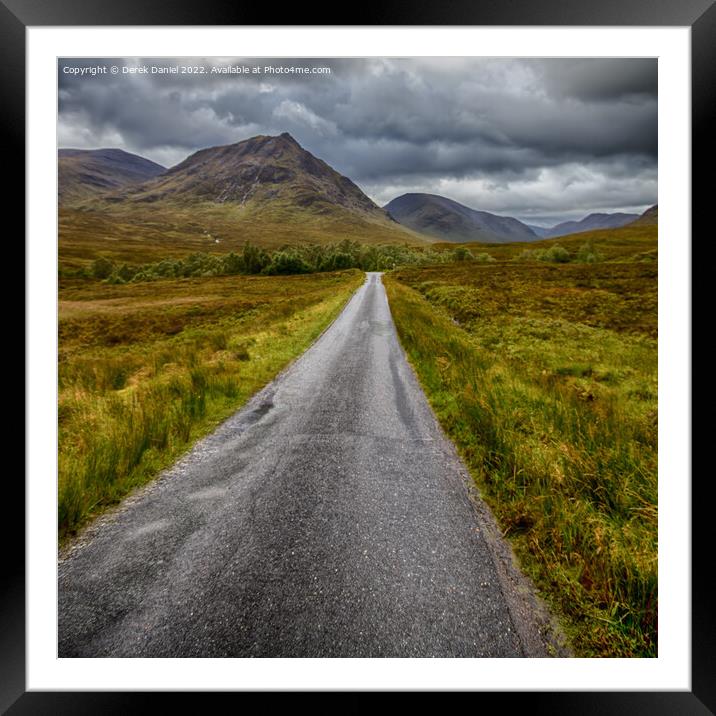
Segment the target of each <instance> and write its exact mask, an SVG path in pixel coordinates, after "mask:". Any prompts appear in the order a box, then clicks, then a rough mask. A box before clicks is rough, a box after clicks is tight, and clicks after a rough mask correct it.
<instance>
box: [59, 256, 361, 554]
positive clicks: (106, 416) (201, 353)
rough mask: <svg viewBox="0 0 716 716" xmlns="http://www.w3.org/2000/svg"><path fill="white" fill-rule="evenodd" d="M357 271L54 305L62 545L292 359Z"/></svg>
mask: <svg viewBox="0 0 716 716" xmlns="http://www.w3.org/2000/svg"><path fill="white" fill-rule="evenodd" d="M363 280H364V278H363V274H362V272H359V271H356V270H350V271H343V272H336V273H324V274H318V275H309V276H290V277H247V276H230V277H220V278H219V277H212V278H192V279H182V280H163V281H158V282H154V283H151V284H143V283H138V284H127V285H122V286H112V285H107V284H103V283H100V282H97V281H86V280H85V281H70V282H65V285H64V286H63V287H62V288H61V289H60V295H59V365H58V383H59V400H58V426H59V446H58V452H59V476H58V524H59V535H60V539H61V541H64V540H65V539H66V538H67V537H68V536H70V535H72V534H74V533H76V532H77V531H78V530H79V529H80V528H81V527H82V526H83V525H84V524H85V523H86V522H87V521H88V520H89V519H90V518H91V517H92V516H94V515H96V514H97V513H99V512H101V511H102V510H103V509H105V508H106V507H107V506H109V505H112V504H115V503H116V502H118V501H119V500H120V499H121V498H122V497H124V496H125V495H126V494H127V493H128V492H129V491H131V490H132V489H133V488H135V487H137V486H139V485H142V484H144V483H146V482H147V481H148V480H150V479H151V478H152V477H154V476H156V475H157V473H158V472H159V471H160V470H162V469H163V468H165V467H167V466H169V465H171V464H172V462H173V461H175V460H176V459H177V458H178V457H179V456H180V455H181V454H182V453H183V452H185V451H186V450H187V449H188V448H189V447H190V446H191V444H192V443H193V442H194V441H196V440H197V439H198V438H199V437H201V436H203V435H205V434H207V433H208V432H209V431H211V429H212V428H214V427H215V426H216V425H217V424H218V423H219V422H221V421H222V420H224V419H225V418H227V417H228V416H229V415H231V413H233V412H234V411H235V410H236V409H237V408H238V407H240V406H241V405H242V404H243V403H245V402H246V401H247V400H248V398H249V397H250V396H251V395H253V394H254V393H255V392H256V391H257V390H259V389H260V388H261V387H262V386H264V385H265V384H266V383H268V382H269V381H270V380H271V379H273V377H274V376H275V375H276V374H277V373H278V372H279V371H280V370H281V369H282V368H283V367H285V366H286V365H287V364H288V363H289V362H290V361H291V360H293V359H294V358H296V357H297V356H298V355H300V354H301V353H302V352H303V351H304V350H305V349H306V348H307V347H308V346H309V345H310V344H311V343H312V342H313V341H314V340H315V339H316V338H317V337H318V335H319V334H320V333H321V331H323V330H324V329H325V328H326V327H327V326H328V325H329V324H330V322H331V321H332V320H333V319H334V318H335V317H336V315H337V314H338V313H339V312H340V310H341V308H342V307H343V305H344V304H345V302H346V301H347V300H348V298H349V297H350V295H351V294H352V293H353V291H354V290H355V289H356V288H357V287H358V286H359V285H360V284H361V283H362V282H363Z"/></svg>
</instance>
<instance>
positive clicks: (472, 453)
mask: <svg viewBox="0 0 716 716" xmlns="http://www.w3.org/2000/svg"><path fill="white" fill-rule="evenodd" d="M385 283H386V287H387V291H388V297H389V300H390V305H391V310H392V313H393V317H394V319H395V323H396V326H397V329H398V333H399V335H400V338H401V341H402V343H403V346H404V347H405V349H406V352H407V354H408V356H409V358H410V360H411V363H412V364H413V366H414V367H415V369H416V372H417V374H418V376H419V378H420V381H421V383H422V385H423V387H424V389H425V391H426V394H427V395H428V398H429V400H430V402H431V404H432V406H433V408H434V410H435V412H436V415H437V417H438V419H439V420H440V422H441V424H442V425H443V427H444V428H445V430H446V432H447V433H448V434H449V435H450V437H451V438H452V439H453V441H454V442H455V444H456V445H457V447H458V449H459V451H460V452H461V454H462V456H463V458H464V459H465V461H466V463H467V465H468V467H469V468H470V470H471V472H472V474H473V475H474V478H475V480H476V483H477V485H478V486H479V488H480V490H481V492H482V494H483V496H484V497H485V499H486V501H487V502H488V504H489V505H490V507H491V509H492V510H493V512H494V513H495V516H496V518H497V519H498V522H499V523H500V524H501V527H502V529H503V531H504V533H505V535H507V536H508V537H509V538H510V540H511V541H512V544H513V546H514V548H515V552H516V553H517V555H518V558H519V560H520V562H521V565H522V567H523V569H524V570H525V571H526V572H528V573H529V574H530V576H531V577H532V578H533V579H534V580H535V582H536V584H537V585H538V587H539V588H540V590H541V591H542V593H543V594H544V595H545V597H546V598H547V599H548V601H550V603H551V604H552V607H553V608H554V610H555V611H556V612H557V613H558V614H559V615H560V616H561V618H562V621H563V623H564V627H565V630H566V631H567V633H568V635H569V637H570V640H571V642H572V645H573V648H574V650H575V652H576V653H577V654H578V655H581V656H612V657H616V656H655V655H656V650H657V351H656V321H657V309H656V265H655V263H653V262H648V263H647V262H631V263H623V264H594V265H586V264H585V265H579V266H578V265H568V266H545V265H537V264H526V265H521V264H519V263H497V264H491V265H476V264H471V265H469V266H466V265H457V264H455V265H453V266H445V267H435V268H423V269H419V268H415V269H413V268H410V269H401V270H399V271H395V272H393V273H392V274H389V275H388V276H386V280H385Z"/></svg>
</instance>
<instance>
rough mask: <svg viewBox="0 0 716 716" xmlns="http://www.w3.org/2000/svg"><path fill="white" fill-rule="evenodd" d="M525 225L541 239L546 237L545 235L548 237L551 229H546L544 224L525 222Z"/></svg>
mask: <svg viewBox="0 0 716 716" xmlns="http://www.w3.org/2000/svg"><path fill="white" fill-rule="evenodd" d="M526 226H528V227H529V228H530V229H532V231H534V232H535V234H537V236H539V237H540V238H541V239H546V238H547V237H549V232H550V231H551V229H548V228H546V227H544V226H535V225H534V224H526Z"/></svg>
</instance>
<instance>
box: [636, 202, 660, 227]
mask: <svg viewBox="0 0 716 716" xmlns="http://www.w3.org/2000/svg"><path fill="white" fill-rule="evenodd" d="M658 223H659V205H658V204H654V206H650V207H649V208H648V209H647V210H646V211H645V212H644V213H643V214H642V215H641V216H640V217H639V218H637V219H636V220H635V221H632V222H631V225H632V226H655V225H658Z"/></svg>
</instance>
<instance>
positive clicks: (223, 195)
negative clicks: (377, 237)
mask: <svg viewBox="0 0 716 716" xmlns="http://www.w3.org/2000/svg"><path fill="white" fill-rule="evenodd" d="M124 196H125V197H126V198H129V199H132V200H135V201H136V200H138V201H144V202H156V201H165V200H168V201H181V202H187V201H189V202H192V201H208V202H213V203H216V204H225V203H230V204H237V205H239V206H244V205H246V204H249V203H253V204H256V203H260V204H263V203H269V202H276V201H287V202H289V203H291V204H294V205H295V206H296V207H302V208H309V207H310V208H311V209H313V210H315V211H319V212H320V211H322V210H326V209H329V208H330V207H334V206H340V207H343V208H344V209H348V210H350V211H355V212H362V213H365V214H368V215H371V216H373V217H375V218H381V219H386V218H387V217H386V216H385V214H384V212H383V211H382V210H381V209H380V208H379V207H378V206H377V205H376V204H374V203H373V202H372V201H371V200H370V199H369V198H368V197H367V196H366V195H365V194H364V193H363V192H362V191H361V190H360V189H359V188H358V187H357V186H356V185H355V184H354V183H353V182H352V181H351V180H350V179H348V178H347V177H344V176H342V175H341V174H339V173H338V172H337V171H335V169H332V168H331V167H330V166H329V165H328V164H326V163H325V162H324V161H322V160H321V159H317V158H316V157H314V156H313V154H311V153H310V152H308V151H306V150H305V149H303V148H302V147H301V145H300V144H299V143H298V142H297V141H296V140H295V139H294V138H293V137H292V136H291V135H290V134H288V133H284V134H281V135H279V136H277V137H271V136H258V137H252V138H251V139H247V140H245V141H243V142H238V143H237V144H230V145H227V146H221V147H210V148H209V149H201V150H200V151H198V152H195V153H194V154H192V155H191V156H189V157H187V158H186V159H185V160H184V161H183V162H181V163H180V164H177V165H176V166H175V167H172V168H171V169H169V170H167V171H166V172H164V174H162V175H161V176H159V177H157V178H156V179H154V180H153V181H150V182H147V183H146V184H144V185H143V186H142V187H140V188H133V189H129V190H127V191H126V192H124Z"/></svg>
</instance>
